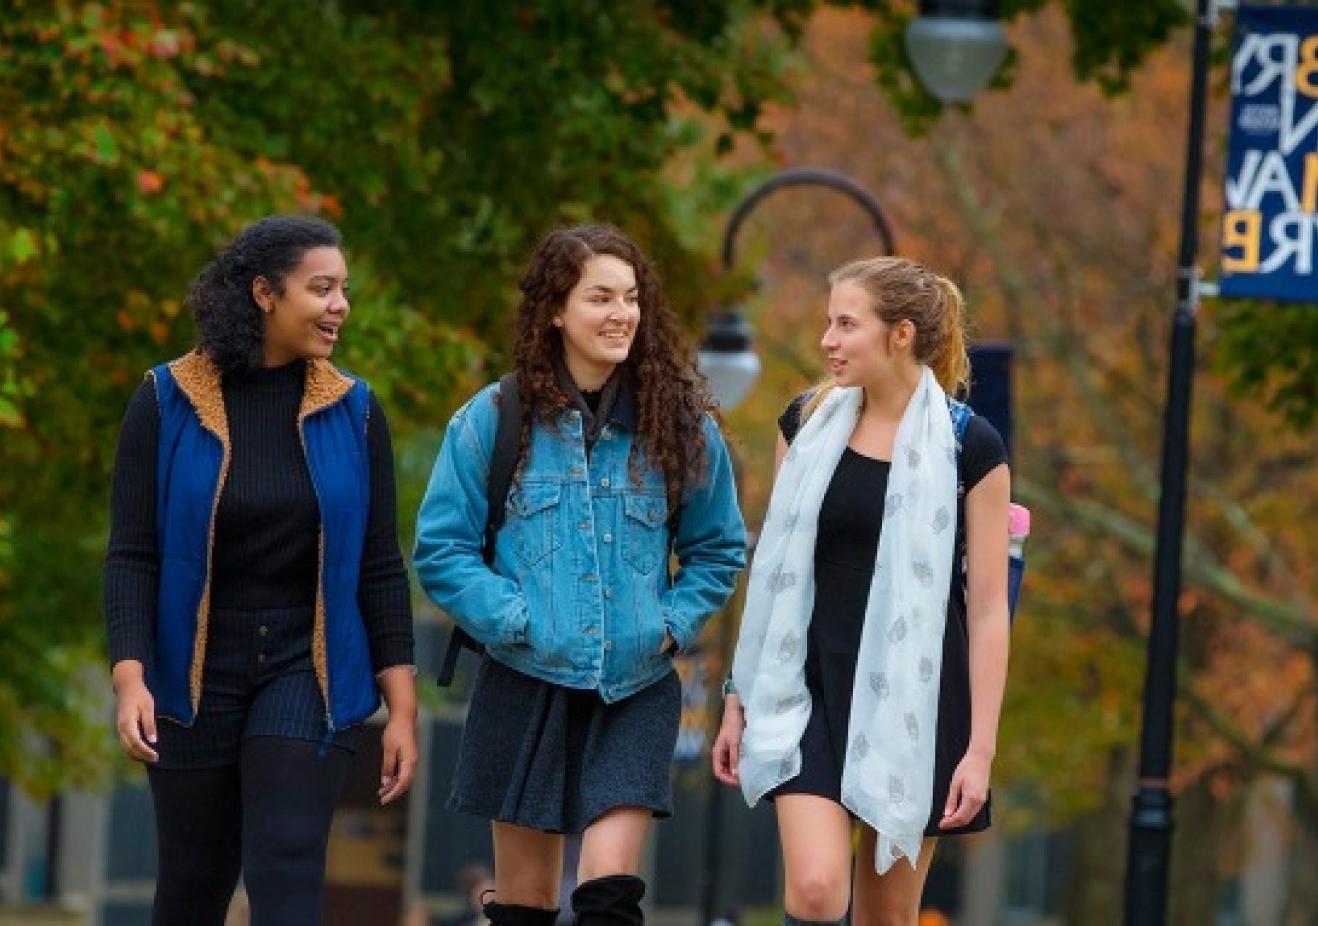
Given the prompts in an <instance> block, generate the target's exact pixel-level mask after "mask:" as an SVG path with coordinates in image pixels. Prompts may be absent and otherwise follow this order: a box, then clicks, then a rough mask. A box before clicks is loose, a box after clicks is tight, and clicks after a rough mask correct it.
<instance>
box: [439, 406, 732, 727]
mask: <svg viewBox="0 0 1318 926" xmlns="http://www.w3.org/2000/svg"><path fill="white" fill-rule="evenodd" d="M497 393H498V385H497V384H495V385H491V386H488V387H486V388H485V389H483V390H481V392H479V393H477V394H476V396H475V397H474V398H473V399H472V400H471V401H469V402H468V403H467V404H466V405H464V406H463V407H462V408H461V409H459V410H458V412H457V413H456V414H455V415H454V416H453V419H452V420H451V421H450V422H449V425H448V430H447V431H446V433H445V435H444V443H443V446H442V447H441V448H440V451H439V457H438V459H437V460H436V461H435V468H434V471H433V472H432V473H431V477H430V485H429V487H428V488H427V489H426V495H425V499H424V500H423V501H422V503H421V510H420V513H419V514H418V516H417V526H416V536H417V541H416V551H415V554H414V558H413V563H414V566H415V568H416V572H417V576H418V577H419V578H420V580H421V585H422V587H423V588H424V589H425V590H426V593H427V594H428V595H429V596H430V597H431V599H432V600H434V602H435V603H436V604H438V605H439V606H440V607H441V608H443V609H444V610H445V611H446V612H448V614H449V615H450V616H451V617H452V618H453V619H454V620H456V621H457V622H458V624H460V625H461V626H462V627H463V628H464V629H465V630H466V631H467V632H468V633H469V634H471V636H472V637H474V638H475V639H476V640H478V641H480V642H481V643H483V644H485V646H486V647H487V648H488V651H489V653H490V655H491V656H492V657H494V658H495V659H497V660H499V661H500V662H502V663H504V664H505V665H507V666H510V667H511V668H513V669H516V670H517V671H519V672H523V673H525V674H527V675H531V676H534V677H536V678H539V679H543V680H544V681H547V682H552V683H554V684H556V685H563V686H566V687H569V688H584V689H596V690H598V691H599V693H600V695H601V696H602V697H603V698H604V700H605V701H608V702H613V701H618V700H621V699H622V698H625V697H627V696H628V695H631V694H634V693H635V692H637V691H639V690H641V689H642V688H644V687H646V686H647V685H649V684H651V683H652V682H655V681H656V680H658V679H660V678H662V677H663V676H664V675H666V674H667V673H669V672H670V671H672V660H671V658H670V657H669V656H667V655H661V654H660V652H659V650H660V648H661V646H662V644H663V638H664V631H665V630H667V631H668V632H669V633H671V634H672V635H673V639H675V640H676V641H677V645H678V649H679V650H681V649H685V648H686V647H688V646H690V645H691V643H692V642H693V641H694V640H695V638H696V635H697V634H698V633H699V632H700V628H701V627H702V626H704V623H705V621H706V620H708V618H709V617H710V615H711V614H713V613H714V612H715V611H716V610H718V609H719V608H720V607H722V606H723V604H724V603H725V602H726V601H727V599H728V597H729V596H730V595H731V594H732V591H733V588H734V587H735V585H736V581H737V574H738V573H739V572H740V571H741V569H742V568H743V567H744V566H745V563H746V552H745V550H746V535H745V527H744V525H743V524H742V520H741V512H740V510H739V509H738V506H737V493H736V487H735V485H734V483H733V475H732V466H731V463H730V461H729V458H728V450H727V447H726V445H725V444H724V443H723V437H722V435H721V434H720V433H719V430H718V426H717V425H716V424H715V423H714V420H713V419H712V418H709V417H706V419H705V423H704V427H705V441H706V446H707V448H708V465H707V467H706V475H705V477H704V478H703V479H702V480H700V482H699V484H696V485H689V486H686V487H685V489H684V491H683V507H682V516H681V522H680V525H679V527H678V535H677V538H676V543H675V545H674V552H675V553H676V555H677V559H678V564H679V569H678V571H677V574H676V576H675V578H674V580H673V582H672V584H671V586H670V584H669V578H668V569H667V557H668V527H667V520H668V511H667V502H666V499H665V493H664V482H663V475H662V473H661V472H660V471H659V470H658V469H657V468H655V469H651V468H646V469H645V470H643V474H642V478H641V479H640V481H639V484H638V483H637V482H635V481H633V480H632V478H630V476H629V474H628V465H627V461H628V455H629V453H630V451H631V446H632V430H633V428H634V426H635V411H634V405H633V400H632V396H631V395H630V394H628V393H627V392H626V391H624V392H623V393H622V394H620V395H619V397H618V401H617V402H616V404H615V406H614V410H613V413H612V414H611V416H610V420H609V422H608V423H607V424H606V425H605V427H604V430H603V432H602V433H601V435H600V438H599V440H598V441H597V442H596V444H595V447H594V449H593V450H592V451H591V454H590V457H589V459H587V455H586V447H585V442H584V440H583V437H582V420H581V413H580V412H578V411H575V410H569V411H565V412H563V413H562V418H561V420H560V428H559V430H557V431H555V430H554V429H552V428H548V427H545V426H544V425H542V424H541V423H539V422H536V423H535V424H534V425H533V427H532V429H531V448H530V458H529V461H528V463H527V464H526V465H525V466H524V467H523V469H522V472H521V473H520V474H519V476H518V478H517V479H516V480H514V482H513V487H512V490H511V491H510V492H509V495H508V504H507V515H506V520H505V521H504V525H503V528H502V529H501V530H500V531H499V535H498V538H497V541H496V544H495V557H494V568H493V569H491V568H489V567H488V566H486V564H485V562H484V560H483V559H482V558H481V543H482V538H483V535H484V532H485V522H486V514H487V511H488V503H487V499H486V480H487V474H488V472H489V465H490V454H491V452H492V450H493V447H494V434H495V430H496V427H497V424H498V414H499V413H498V408H497V406H496V404H495V399H496V395H497Z"/></svg>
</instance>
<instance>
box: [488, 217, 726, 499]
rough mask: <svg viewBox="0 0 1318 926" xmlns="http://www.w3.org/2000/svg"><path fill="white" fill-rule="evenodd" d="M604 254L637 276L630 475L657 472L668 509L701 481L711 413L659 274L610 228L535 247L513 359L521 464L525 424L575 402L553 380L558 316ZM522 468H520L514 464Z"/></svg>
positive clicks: (559, 349) (558, 234)
mask: <svg viewBox="0 0 1318 926" xmlns="http://www.w3.org/2000/svg"><path fill="white" fill-rule="evenodd" d="M601 254H609V255H612V256H613V257H616V258H618V259H619V260H623V261H626V262H627V263H628V264H630V265H631V267H632V270H633V271H635V273H636V285H637V288H638V290H639V296H640V299H639V301H640V308H641V319H640V323H639V325H638V326H637V329H636V337H635V338H634V339H633V341H632V348H631V351H630V352H629V353H628V355H627V359H626V361H624V362H623V367H624V368H625V369H626V370H627V372H628V373H629V374H630V377H631V383H632V386H633V389H634V391H635V395H636V440H635V441H634V442H633V444H632V454H631V459H630V460H629V470H630V472H631V477H632V479H633V480H638V479H639V475H640V471H641V467H642V466H643V465H647V464H648V465H651V466H658V467H659V468H660V469H662V470H663V474H664V484H665V486H666V488H667V493H668V500H669V504H670V506H675V505H677V504H679V503H680V495H681V490H682V486H683V484H684V483H694V482H696V481H697V480H699V479H701V478H702V477H703V476H704V468H705V450H706V448H705V434H704V429H703V419H704V416H705V413H706V412H707V411H709V410H712V409H713V408H714V402H713V400H712V399H711V398H710V395H709V390H708V387H707V386H706V384H705V379H704V377H703V376H701V375H700V373H699V372H697V370H696V367H695V363H694V361H693V358H692V354H691V350H690V348H689V347H688V346H687V345H686V343H685V341H684V339H683V338H682V334H681V329H680V328H679V326H678V323H677V319H676V317H675V316H674V315H673V312H672V310H671V309H670V308H669V307H668V301H667V299H665V297H664V291H663V287H662V286H661V284H660V282H659V276H658V274H657V273H656V272H655V270H654V268H653V267H652V266H651V265H650V262H649V260H647V259H646V257H645V254H644V253H643V252H642V251H641V249H640V247H638V246H637V244H636V242H634V241H632V240H631V239H630V238H628V237H627V236H626V235H624V234H623V233H622V232H621V231H619V230H618V229H617V228H614V227H613V226H611V225H576V226H572V227H569V228H559V229H555V230H554V231H552V232H550V233H549V234H548V235H546V236H545V237H544V238H543V239H542V240H541V242H540V244H539V245H537V246H536V249H535V251H534V253H532V255H531V261H530V264H529V265H528V267H527V269H526V273H525V274H524V275H523V276H522V279H521V283H520V287H521V290H522V302H521V307H520V309H519V311H518V319H517V338H516V341H515V343H514V346H513V361H514V365H515V367H516V369H517V386H518V388H517V391H518V393H519V395H520V397H521V401H522V408H524V409H529V410H531V414H528V415H525V416H524V418H523V422H522V440H521V449H520V458H521V460H522V465H524V464H525V460H526V457H527V453H528V447H529V446H530V439H531V422H532V420H535V419H539V420H540V421H541V422H544V423H548V424H550V425H551V426H552V425H553V423H554V422H556V421H557V420H558V416H559V414H560V413H561V412H562V411H563V410H564V409H566V408H568V407H570V406H571V404H572V399H571V398H570V397H569V396H568V395H567V393H566V392H564V391H563V389H562V387H561V386H559V384H558V379H557V377H556V376H555V375H554V367H555V363H561V362H563V337H562V333H561V332H560V330H559V329H558V328H557V327H556V326H555V325H554V323H553V320H554V317H555V316H556V315H557V314H558V313H560V312H561V311H562V310H563V306H564V304H565V302H566V300H567V297H568V294H569V293H571V292H572V289H573V288H574V287H575V286H576V285H577V283H578V282H579V281H580V279H581V275H582V272H583V270H584V268H585V266H586V261H588V260H590V258H592V257H594V256H596V255H601ZM519 469H520V466H519Z"/></svg>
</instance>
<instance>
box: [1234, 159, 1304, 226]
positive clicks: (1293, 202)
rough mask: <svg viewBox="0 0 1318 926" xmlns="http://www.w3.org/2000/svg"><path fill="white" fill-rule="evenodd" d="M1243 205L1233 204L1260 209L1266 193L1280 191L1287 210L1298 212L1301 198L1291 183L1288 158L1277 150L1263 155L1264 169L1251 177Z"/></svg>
mask: <svg viewBox="0 0 1318 926" xmlns="http://www.w3.org/2000/svg"><path fill="white" fill-rule="evenodd" d="M1250 181H1251V182H1250V184H1249V187H1248V189H1247V191H1246V193H1245V201H1244V204H1243V205H1239V206H1233V208H1237V209H1258V208H1260V204H1261V203H1262V202H1263V196H1264V194H1265V193H1279V194H1280V195H1281V198H1282V200H1283V201H1284V202H1285V204H1286V211H1287V212H1298V211H1299V209H1300V198H1299V196H1297V195H1296V193H1295V185H1294V184H1292V183H1291V175H1290V171H1289V170H1287V169H1286V159H1285V158H1283V157H1282V156H1281V154H1280V153H1278V152H1276V151H1269V152H1268V153H1267V154H1265V155H1263V169H1262V170H1260V171H1259V172H1258V173H1257V174H1255V175H1254V176H1253V177H1251V178H1250Z"/></svg>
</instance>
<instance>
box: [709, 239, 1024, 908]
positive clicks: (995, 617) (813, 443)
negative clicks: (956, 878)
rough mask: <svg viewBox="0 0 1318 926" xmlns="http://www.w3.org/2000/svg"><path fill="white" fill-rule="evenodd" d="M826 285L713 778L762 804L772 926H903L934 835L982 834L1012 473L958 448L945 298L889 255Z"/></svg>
mask: <svg viewBox="0 0 1318 926" xmlns="http://www.w3.org/2000/svg"><path fill="white" fill-rule="evenodd" d="M829 282H830V283H831V284H832V291H831V294H830V297H829V303H828V327H827V330H826V331H825V333H824V337H823V339H822V341H821V346H822V347H823V348H824V350H825V352H826V353H827V355H828V361H829V371H830V373H831V377H830V379H829V380H828V381H827V382H825V383H824V384H823V385H822V386H821V387H819V388H818V389H817V390H812V391H811V392H808V393H805V394H804V395H802V396H798V397H797V399H796V400H794V401H793V402H792V403H791V405H789V406H788V408H787V411H786V412H785V413H784V414H783V417H782V418H781V419H780V420H779V423H780V425H781V427H782V432H783V433H782V436H781V437H780V439H779V441H778V473H777V477H776V479H775V482H774V487H773V495H772V499H771V501H770V504H769V511H768V513H767V515H766V517H765V523H764V528H763V531H762V533H761V536H760V543H759V548H758V550H757V552H756V555H755V561H754V564H753V565H752V568H751V577H750V585H749V588H748V591H747V599H746V608H745V613H744V614H743V617H742V623H741V632H740V638H739V640H738V643H737V650H736V657H735V660H734V663H733V668H732V678H731V680H730V681H729V682H728V683H727V685H726V694H727V697H726V699H725V702H724V704H725V706H724V713H723V723H722V727H721V729H720V731H719V736H718V739H717V741H716V742H715V746H714V756H713V761H714V774H715V776H716V777H717V778H718V779H719V780H720V781H723V782H725V783H727V784H732V785H737V784H739V785H740V786H741V788H742V791H743V792H744V794H745V796H746V800H747V802H748V803H749V804H752V805H753V804H755V803H756V802H757V801H758V800H759V799H760V798H762V797H767V798H769V799H770V800H772V801H774V804H775V809H776V811H777V815H778V829H779V835H780V839H781V841H782V849H783V861H784V869H785V873H786V878H785V880H786V898H785V908H786V921H787V924H788V926H795V924H802V923H821V924H822V923H838V922H841V921H843V920H844V919H845V918H846V917H847V914H848V912H850V914H851V920H852V922H853V923H856V924H912V926H913V924H915V923H916V920H917V918H918V915H919V904H920V895H921V893H922V890H923V887H924V880H925V877H926V875H927V874H928V871H929V864H930V862H931V861H932V858H933V850H934V846H935V843H936V842H937V839H938V837H939V836H940V835H950V834H959V833H966V832H975V831H978V830H982V829H984V828H986V827H987V826H988V825H989V814H988V810H989V808H988V797H989V773H990V767H991V765H992V761H993V755H994V751H995V743H996V740H997V727H998V715H999V711H1000V708H1001V703H1002V694H1003V688H1004V686H1005V684H1006V673H1007V636H1008V616H1007V506H1008V503H1009V496H1010V476H1009V473H1008V470H1007V463H1006V451H1005V449H1004V447H1003V443H1002V439H1001V437H999V435H998V433H997V431H996V430H994V428H993V426H992V425H990V424H989V423H988V422H987V421H985V420H984V419H982V418H978V417H971V418H970V419H969V421H968V422H967V423H966V426H965V430H964V433H963V435H962V438H961V441H960V446H958V441H957V432H956V429H955V428H954V426H953V420H952V411H951V407H950V405H949V398H948V396H949V395H955V394H956V393H957V391H958V390H960V389H961V388H963V387H964V386H965V385H966V383H967V380H968V378H969V361H968V359H967V357H966V349H965V333H964V327H963V322H962V298H961V294H960V292H959V291H958V289H957V287H956V285H955V284H953V283H952V282H950V281H949V280H947V279H945V278H943V277H941V276H938V275H936V274H934V273H932V272H930V271H929V270H928V269H926V268H925V267H923V266H921V265H920V264H917V263H915V262H913V261H910V260H905V259H901V258H893V257H881V258H874V259H870V260H860V261H855V262H853V263H850V264H847V265H846V266H844V267H842V268H840V269H839V270H837V271H835V272H834V273H833V274H832V275H831V276H830V278H829ZM962 408H964V407H962ZM789 445H790V446H789ZM963 493H964V494H963ZM855 822H859V823H860V825H861V838H860V842H859V853H858V854H857V855H856V857H855V860H854V880H853V871H852V868H853V859H852V855H853V853H852V847H853V842H852V826H853V823H855Z"/></svg>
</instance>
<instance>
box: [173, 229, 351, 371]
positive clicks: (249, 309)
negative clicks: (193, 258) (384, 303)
mask: <svg viewBox="0 0 1318 926" xmlns="http://www.w3.org/2000/svg"><path fill="white" fill-rule="evenodd" d="M341 247H343V236H342V235H340V234H339V230H338V229H337V228H335V227H334V226H333V225H331V224H330V223H329V222H326V221H325V220H324V219H318V218H315V217H313V216H309V215H271V216H266V217H265V218H264V219H261V220H260V221H258V222H253V223H252V224H251V225H248V226H247V227H246V228H244V229H243V230H242V231H240V232H239V233H238V234H237V236H235V237H234V239H233V240H232V241H230V242H229V243H228V244H227V245H226V246H225V247H224V250H222V251H220V253H219V254H217V255H216V256H215V259H214V260H212V261H211V262H210V263H209V264H207V265H206V266H205V267H204V268H203V269H202V271H201V273H199V274H197V278H196V279H195V280H193V281H192V288H191V289H190V290H189V292H188V306H189V307H190V308H191V309H192V317H193V319H194V320H195V322H196V326H197V350H199V351H200V352H202V353H204V354H206V355H207V356H209V357H210V358H211V360H213V361H214V362H215V365H216V366H218V367H219V368H220V369H221V370H222V371H224V372H229V371H232V370H243V369H254V368H256V367H259V366H260V365H261V357H262V347H263V342H264V340H265V335H264V325H263V323H262V320H261V307H260V306H258V305H257V304H256V299H254V298H253V297H252V281H253V280H255V279H256V278H257V277H265V278H266V280H268V281H269V283H270V288H271V289H273V290H274V291H275V292H276V293H278V294H282V293H283V291H284V279H285V278H286V277H287V276H288V274H289V273H290V272H291V271H292V270H293V269H294V268H295V267H297V265H298V264H300V263H301V262H302V258H303V256H304V255H305V254H306V253H307V251H310V250H311V249H312V248H341Z"/></svg>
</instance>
